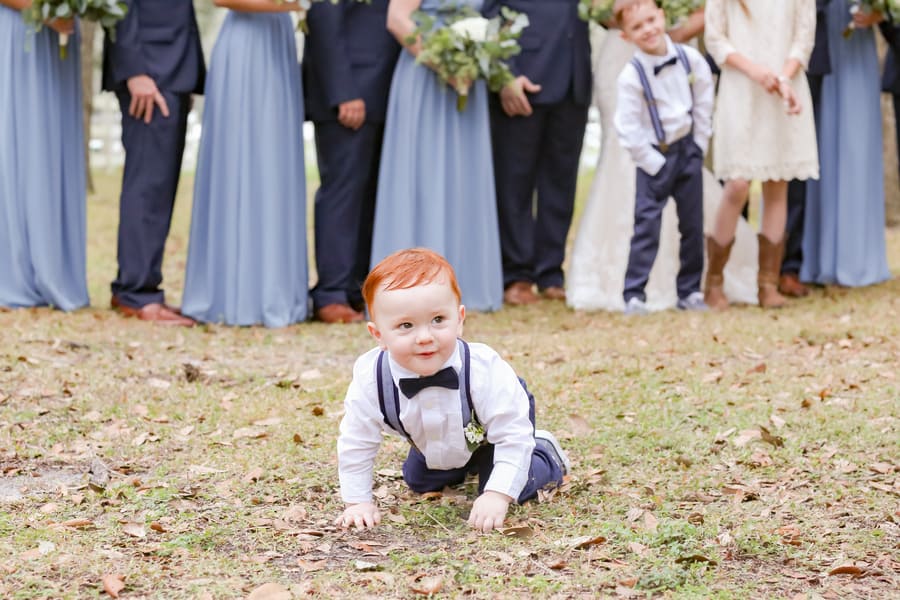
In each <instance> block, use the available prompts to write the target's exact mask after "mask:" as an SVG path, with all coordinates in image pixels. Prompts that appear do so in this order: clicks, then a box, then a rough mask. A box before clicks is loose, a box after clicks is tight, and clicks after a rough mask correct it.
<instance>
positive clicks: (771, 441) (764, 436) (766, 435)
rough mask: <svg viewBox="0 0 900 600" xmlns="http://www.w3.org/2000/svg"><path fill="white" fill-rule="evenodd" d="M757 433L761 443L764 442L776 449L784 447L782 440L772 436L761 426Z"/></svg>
mask: <svg viewBox="0 0 900 600" xmlns="http://www.w3.org/2000/svg"><path fill="white" fill-rule="evenodd" d="M759 433H760V437H761V438H762V441H764V442H766V443H767V444H772V445H773V446H775V447H776V448H781V447H782V446H784V439H782V438H781V437H779V436H777V435H772V434H771V433H770V432H769V430H768V429H766V428H765V427H763V426H762V425H760V427H759Z"/></svg>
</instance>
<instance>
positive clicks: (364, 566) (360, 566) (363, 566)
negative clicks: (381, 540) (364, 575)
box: [353, 560, 379, 571]
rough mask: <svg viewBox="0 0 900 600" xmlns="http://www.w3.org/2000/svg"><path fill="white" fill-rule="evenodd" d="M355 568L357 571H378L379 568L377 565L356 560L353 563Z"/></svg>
mask: <svg viewBox="0 0 900 600" xmlns="http://www.w3.org/2000/svg"><path fill="white" fill-rule="evenodd" d="M353 568H354V569H356V570H357V571H377V570H378V568H379V567H378V564H377V563H373V562H368V561H365V560H355V561H353Z"/></svg>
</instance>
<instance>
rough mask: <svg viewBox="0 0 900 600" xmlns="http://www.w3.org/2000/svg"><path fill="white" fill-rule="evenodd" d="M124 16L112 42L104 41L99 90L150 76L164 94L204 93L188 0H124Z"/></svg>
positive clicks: (199, 50)
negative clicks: (131, 79)
mask: <svg viewBox="0 0 900 600" xmlns="http://www.w3.org/2000/svg"><path fill="white" fill-rule="evenodd" d="M125 3H126V4H127V5H128V13H127V14H126V15H125V18H124V19H122V20H121V21H119V23H118V24H117V25H116V32H115V33H116V36H115V41H112V40H111V39H110V36H109V34H107V35H106V38H105V39H104V41H103V89H104V90H111V91H120V90H124V89H125V84H126V82H127V81H128V79H129V78H130V77H134V76H135V75H149V76H150V77H152V78H153V80H154V81H155V82H156V87H158V88H159V89H160V90H162V91H167V92H173V93H180V94H189V93H194V94H202V93H203V82H204V79H205V78H206V66H205V65H204V63H203V49H202V48H201V46H200V33H199V31H198V29H197V19H196V16H195V15H194V4H193V2H192V1H191V0H125Z"/></svg>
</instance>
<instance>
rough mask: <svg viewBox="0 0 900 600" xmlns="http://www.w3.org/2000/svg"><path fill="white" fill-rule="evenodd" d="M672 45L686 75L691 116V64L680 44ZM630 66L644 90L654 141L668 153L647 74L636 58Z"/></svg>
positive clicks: (692, 86) (692, 95) (661, 149)
mask: <svg viewBox="0 0 900 600" xmlns="http://www.w3.org/2000/svg"><path fill="white" fill-rule="evenodd" d="M673 45H674V46H675V52H676V53H677V54H678V60H679V61H680V62H681V66H682V67H683V68H684V71H685V73H687V77H688V89H690V90H691V111H690V113H691V114H692V113H693V106H694V85H693V77H692V75H693V73H692V72H691V63H690V62H688V57H687V54H686V53H685V51H684V48H683V47H682V46H681V44H673ZM631 64H632V65H633V66H634V69H635V71H637V74H638V77H639V78H640V80H641V87H642V88H643V89H644V99H645V100H646V101H647V110H649V111H650V121H651V122H652V123H653V132H654V133H655V134H656V139H657V141H658V142H659V149H660V151H662V152H663V153H665V152H666V151H668V149H669V145H668V144H667V143H666V132H665V131H664V130H663V126H662V121H661V120H660V118H659V110H658V109H657V108H656V98H655V97H654V96H653V90H652V89H650V80H649V79H647V72H646V71H645V70H644V66H643V65H642V64H641V61H639V60H638V58H637V57H636V56H634V57H632V59H631ZM692 129H693V127H692Z"/></svg>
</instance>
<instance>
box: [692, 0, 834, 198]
mask: <svg viewBox="0 0 900 600" xmlns="http://www.w3.org/2000/svg"><path fill="white" fill-rule="evenodd" d="M745 4H746V5H747V7H748V9H749V11H750V16H748V15H747V14H745V13H744V11H743V9H741V5H740V2H738V1H737V0H707V3H706V29H705V35H706V38H705V39H706V48H707V50H709V53H710V54H711V55H712V57H713V58H714V59H715V61H716V62H717V63H718V64H719V65H722V64H723V63H724V62H725V58H726V57H727V56H728V55H729V54H730V53H731V52H735V51H737V52H740V53H741V54H743V55H745V56H747V57H748V58H750V59H751V60H753V61H754V62H757V63H759V64H763V65H765V66H767V67H769V68H770V69H772V70H773V71H774V72H775V73H776V74H777V73H781V68H782V66H783V65H784V62H785V61H786V60H787V58H788V57H791V58H796V59H797V60H799V61H800V63H801V64H802V65H804V67H805V66H806V64H807V62H808V61H809V55H810V53H811V52H812V48H813V44H814V42H815V34H816V2H815V0H753V1H752V2H749V1H748V2H745ZM791 83H792V85H793V87H794V91H795V92H796V93H797V96H798V98H799V99H800V103H801V105H802V107H803V109H802V112H801V113H800V114H799V115H788V114H787V113H786V112H785V109H784V104H783V103H782V100H781V98H780V97H779V96H778V95H777V94H769V93H768V92H766V91H765V90H764V89H763V88H762V87H761V86H760V85H759V84H758V83H756V82H755V81H753V80H752V79H750V78H749V77H747V76H746V75H744V74H743V73H742V72H740V71H738V70H737V69H734V68H732V67H728V66H723V67H722V75H721V77H720V78H719V95H718V97H717V98H716V108H715V113H714V115H713V131H714V132H715V134H714V135H713V162H714V169H715V172H716V176H718V177H719V178H720V179H759V180H762V181H777V180H790V179H818V177H819V158H818V152H817V149H816V129H815V123H814V121H813V111H812V99H811V97H810V94H809V85H808V84H807V81H806V77H804V76H803V73H802V72H801V73H798V74H797V76H796V77H794V79H793V81H792V82H791Z"/></svg>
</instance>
